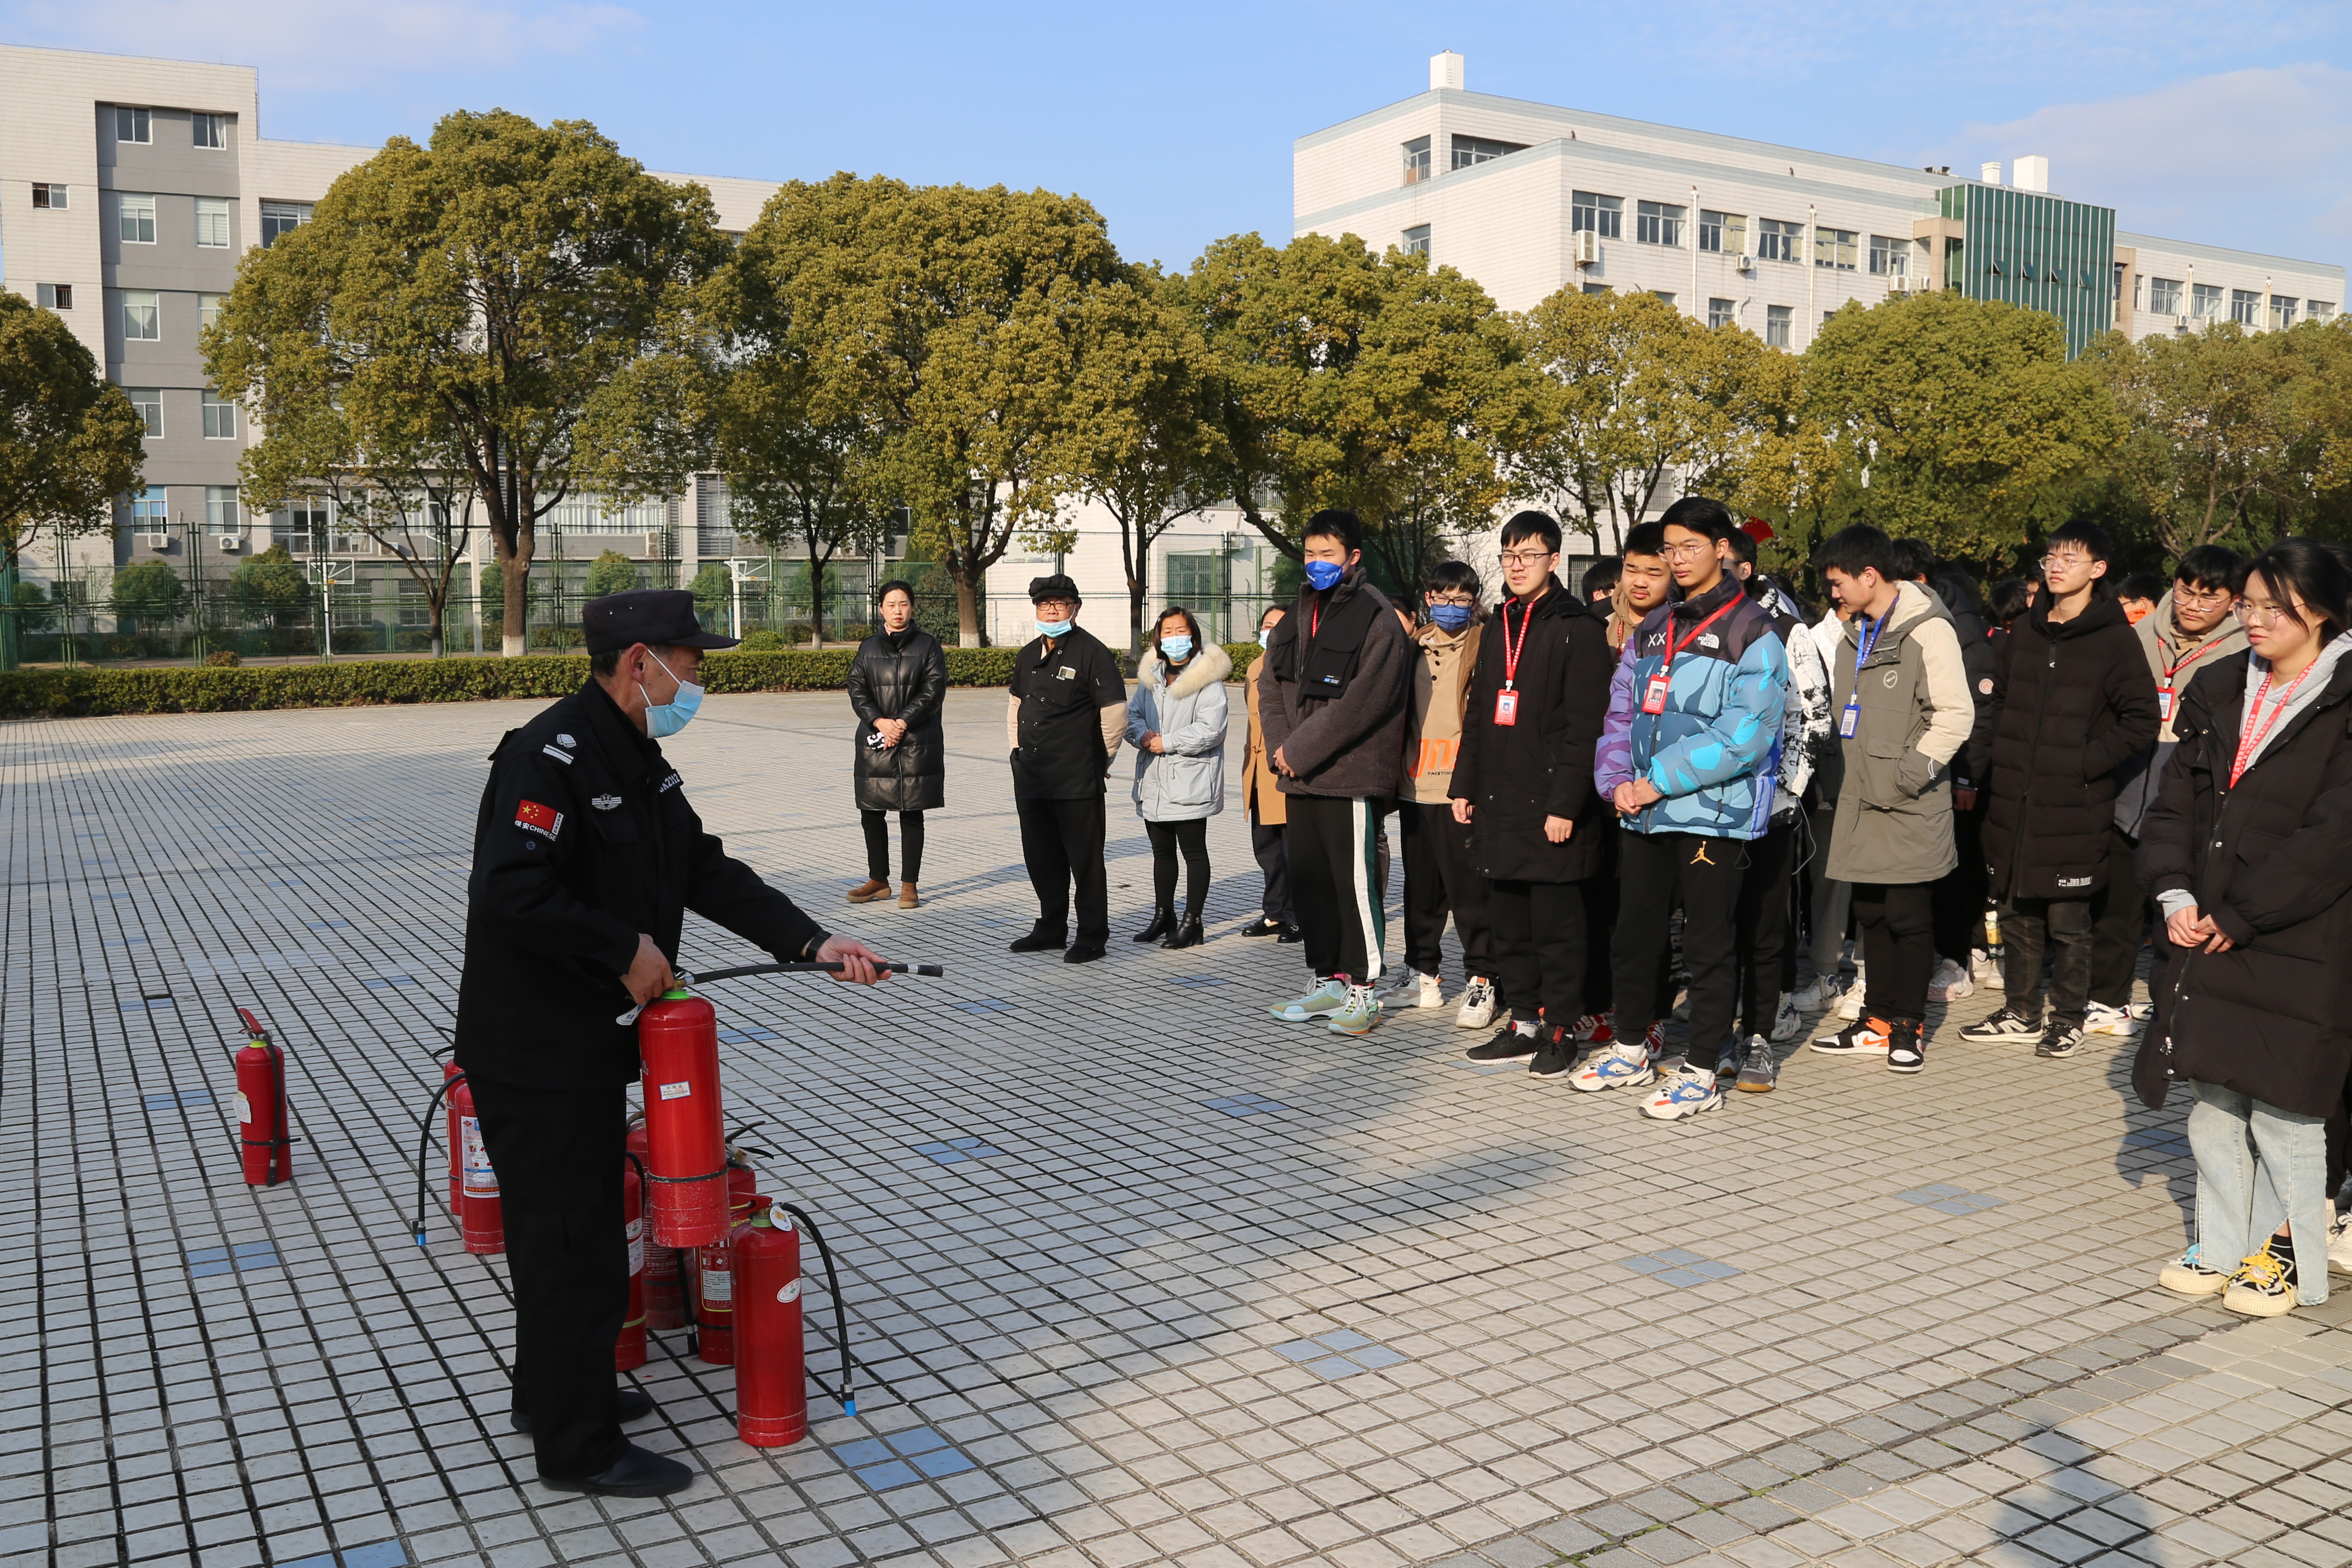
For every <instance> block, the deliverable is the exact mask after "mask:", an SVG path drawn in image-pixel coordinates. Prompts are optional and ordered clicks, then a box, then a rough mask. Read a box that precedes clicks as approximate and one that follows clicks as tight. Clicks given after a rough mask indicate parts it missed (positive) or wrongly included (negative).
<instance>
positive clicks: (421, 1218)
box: [416, 1051, 466, 1247]
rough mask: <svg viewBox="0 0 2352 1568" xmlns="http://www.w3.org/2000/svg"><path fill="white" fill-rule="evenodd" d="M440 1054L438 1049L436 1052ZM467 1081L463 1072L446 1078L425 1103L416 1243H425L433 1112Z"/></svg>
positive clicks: (418, 1166) (420, 1135) (418, 1150)
mask: <svg viewBox="0 0 2352 1568" xmlns="http://www.w3.org/2000/svg"><path fill="white" fill-rule="evenodd" d="M434 1054H435V1055H436V1056H437V1055H439V1054H440V1053H439V1052H438V1051H436V1052H435V1053H434ZM463 1082H466V1075H465V1074H464V1073H462V1072H460V1073H458V1074H457V1076H456V1077H454V1078H445V1079H443V1080H442V1081H441V1087H440V1088H438V1089H436V1090H435V1091H433V1098H432V1099H430V1100H428V1101H426V1102H425V1121H424V1124H423V1125H422V1126H421V1127H419V1128H418V1130H417V1136H416V1244H417V1245H418V1246H419V1247H422V1246H424V1245H425V1161H427V1160H429V1159H431V1158H432V1157H433V1113H434V1112H436V1111H437V1110H439V1109H440V1108H441V1101H442V1097H443V1096H445V1095H446V1094H447V1093H448V1092H449V1091H450V1090H452V1089H455V1088H456V1087H457V1085H458V1084H460V1083H463Z"/></svg>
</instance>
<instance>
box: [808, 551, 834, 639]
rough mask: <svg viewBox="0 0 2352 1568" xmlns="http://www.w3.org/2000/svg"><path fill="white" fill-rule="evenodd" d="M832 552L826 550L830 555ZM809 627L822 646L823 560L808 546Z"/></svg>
mask: <svg viewBox="0 0 2352 1568" xmlns="http://www.w3.org/2000/svg"><path fill="white" fill-rule="evenodd" d="M831 553H832V552H831V551H829V550H828V551H827V552H826V554H828V555H830V554H831ZM809 628H810V630H811V631H813V632H814V633H815V634H816V645H817V646H818V647H820V648H822V647H824V561H822V560H820V559H817V553H816V547H815V546H814V545H811V546H810V547H809Z"/></svg>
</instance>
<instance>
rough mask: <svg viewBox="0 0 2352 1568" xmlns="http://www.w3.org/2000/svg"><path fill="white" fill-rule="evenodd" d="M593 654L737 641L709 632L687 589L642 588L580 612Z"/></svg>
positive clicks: (608, 597)
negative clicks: (698, 617)
mask: <svg viewBox="0 0 2352 1568" xmlns="http://www.w3.org/2000/svg"><path fill="white" fill-rule="evenodd" d="M580 627H581V630H582V631H583V632H586V633H587V634H588V652H589V653H619V652H620V651H621V650H622V649H624V648H627V647H631V646H633V645H635V644H636V643H646V644H647V645H648V646H651V647H656V648H732V647H733V646H734V645H735V639H734V638H732V637H721V636H720V635H719V633H718V632H705V631H704V630H703V629H702V623H701V622H698V621H697V620H696V619H695V618H694V595H693V594H691V593H688V591H686V590H685V589H683V588H638V589H632V590H631V591H628V592H626V593H609V594H606V595H605V596H604V598H602V599H592V600H590V601H588V603H587V605H586V607H585V608H583V610H582V611H581V612H580Z"/></svg>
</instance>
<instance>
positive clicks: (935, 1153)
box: [911, 1138, 1004, 1166]
mask: <svg viewBox="0 0 2352 1568" xmlns="http://www.w3.org/2000/svg"><path fill="white" fill-rule="evenodd" d="M911 1146H912V1147H913V1149H914V1151H915V1153H917V1154H919V1155H925V1156H927V1157H928V1158H930V1159H933V1160H936V1161H938V1162H939V1163H940V1165H943V1166H952V1165H961V1164H962V1163H963V1162H964V1161H966V1160H984V1159H989V1158H992V1157H994V1156H999V1155H1003V1153H1004V1151H1003V1149H1000V1148H995V1147H992V1145H990V1144H989V1142H988V1140H987V1139H985V1138H950V1139H949V1140H948V1141H947V1142H945V1143H943V1144H916V1145H911Z"/></svg>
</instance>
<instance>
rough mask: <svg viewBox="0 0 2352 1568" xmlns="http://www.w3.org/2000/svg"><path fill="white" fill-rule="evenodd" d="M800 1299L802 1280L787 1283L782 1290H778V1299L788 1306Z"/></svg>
mask: <svg viewBox="0 0 2352 1568" xmlns="http://www.w3.org/2000/svg"><path fill="white" fill-rule="evenodd" d="M800 1299H801V1282H800V1281H798V1280H794V1281H793V1282H792V1283H791V1284H789V1285H786V1286H785V1287H784V1288H783V1289H782V1290H781V1291H777V1292H776V1300H778V1301H782V1302H783V1303H785V1304H786V1305H787V1306H789V1305H790V1304H792V1303H793V1302H794V1301H799V1300H800Z"/></svg>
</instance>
